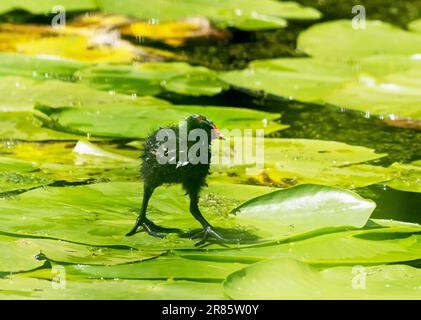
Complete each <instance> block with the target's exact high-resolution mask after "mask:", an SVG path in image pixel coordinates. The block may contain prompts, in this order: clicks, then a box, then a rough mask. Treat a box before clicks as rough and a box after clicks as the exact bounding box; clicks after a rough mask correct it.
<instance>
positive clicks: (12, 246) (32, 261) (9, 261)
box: [0, 235, 44, 273]
mask: <svg viewBox="0 0 421 320" xmlns="http://www.w3.org/2000/svg"><path fill="white" fill-rule="evenodd" d="M38 253H39V251H38V250H37V248H34V247H33V246H31V245H30V244H29V243H28V241H27V240H26V239H19V238H12V237H7V236H2V235H0V254H1V257H2V258H1V259H0V273H1V272H21V271H27V270H32V269H35V268H38V267H40V266H42V265H43V264H44V262H43V261H40V260H37V259H36V255H37V254H38Z"/></svg>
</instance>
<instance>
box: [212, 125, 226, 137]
mask: <svg viewBox="0 0 421 320" xmlns="http://www.w3.org/2000/svg"><path fill="white" fill-rule="evenodd" d="M212 131H213V139H219V140H225V138H224V137H223V136H222V134H221V131H219V129H218V128H217V127H216V126H215V125H214V124H212Z"/></svg>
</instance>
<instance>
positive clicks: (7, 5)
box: [0, 0, 96, 14]
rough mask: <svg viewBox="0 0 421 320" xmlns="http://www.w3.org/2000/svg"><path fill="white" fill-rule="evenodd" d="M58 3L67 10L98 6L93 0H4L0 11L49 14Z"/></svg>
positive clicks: (81, 9) (0, 4)
mask: <svg viewBox="0 0 421 320" xmlns="http://www.w3.org/2000/svg"><path fill="white" fill-rule="evenodd" d="M57 5H60V6H64V7H65V8H66V11H83V10H93V9H95V8H96V5H95V1H93V0H61V1H60V3H57V1H55V0H37V1H36V2H31V1H29V2H28V1H25V0H2V2H1V3H0V12H1V13H3V12H8V11H12V10H17V9H21V10H26V11H29V12H31V13H35V14H48V13H52V12H51V11H52V10H53V8H55V7H56V6H57Z"/></svg>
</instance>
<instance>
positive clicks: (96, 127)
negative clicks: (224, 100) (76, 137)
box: [39, 98, 285, 139]
mask: <svg viewBox="0 0 421 320" xmlns="http://www.w3.org/2000/svg"><path fill="white" fill-rule="evenodd" d="M137 101H138V102H139V104H140V102H141V101H143V100H141V99H140V98H138V99H137ZM157 101H158V103H157V104H155V105H153V101H151V102H152V104H151V105H148V104H149V100H147V103H145V105H144V106H143V107H139V105H138V106H136V105H134V104H132V105H131V104H114V105H112V106H111V105H109V104H108V105H103V106H100V105H98V106H96V107H94V106H91V105H89V106H86V107H84V108H58V109H50V108H48V107H44V106H41V107H39V110H41V111H43V112H44V113H45V114H46V115H48V116H49V119H50V120H49V121H46V123H45V124H46V125H47V126H51V127H58V129H60V130H64V131H67V132H72V133H77V134H81V135H86V134H89V135H92V136H99V137H115V138H132V139H133V138H145V137H146V136H148V135H149V134H150V133H151V131H152V130H155V129H157V128H158V127H160V126H162V125H171V124H172V125H177V124H178V123H179V122H180V121H182V120H184V119H185V118H187V117H188V116H190V115H191V114H203V115H205V116H206V117H208V118H209V119H212V120H213V121H214V122H215V123H217V124H218V127H220V128H226V129H235V128H247V129H265V130H266V132H267V133H269V132H273V131H276V130H280V129H283V128H285V126H282V125H280V124H277V123H276V122H274V121H273V120H275V119H276V118H278V115H274V114H270V113H267V112H261V111H255V110H248V109H239V108H228V107H212V106H179V105H177V106H175V105H170V104H169V103H166V104H161V103H160V101H162V100H157ZM82 119H86V120H82Z"/></svg>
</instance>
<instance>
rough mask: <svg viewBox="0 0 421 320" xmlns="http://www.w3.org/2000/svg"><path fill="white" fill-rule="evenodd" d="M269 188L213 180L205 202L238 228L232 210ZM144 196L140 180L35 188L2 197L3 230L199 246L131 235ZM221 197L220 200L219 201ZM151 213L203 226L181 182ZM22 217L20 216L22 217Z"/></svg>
mask: <svg viewBox="0 0 421 320" xmlns="http://www.w3.org/2000/svg"><path fill="white" fill-rule="evenodd" d="M268 191H271V189H269V188H265V187H256V186H242V185H225V186H221V187H219V188H216V189H215V191H213V186H212V185H211V186H210V189H209V190H208V191H206V193H205V194H204V195H203V197H202V200H201V207H202V210H203V212H204V214H205V215H206V216H207V217H208V219H209V220H210V221H211V222H212V221H216V222H217V225H221V226H224V227H226V228H236V227H237V224H236V222H235V221H233V218H230V217H228V215H227V213H228V211H229V210H231V209H233V206H235V205H237V204H238V203H239V202H240V201H244V200H246V197H250V195H252V194H254V195H259V194H264V193H266V192H268ZM230 193H231V194H232V195H231V196H230ZM206 194H207V196H206ZM141 195H142V184H141V183H140V182H133V183H130V182H124V183H122V182H112V183H100V184H91V185H83V186H76V187H47V188H42V189H35V190H32V191H28V192H25V193H23V194H20V195H18V196H15V197H13V198H7V199H0V218H1V219H2V225H1V227H0V231H3V232H8V233H12V234H20V235H21V236H25V235H30V236H35V237H47V238H51V239H61V240H67V241H71V242H77V243H80V244H86V245H91V246H104V245H107V246H115V245H118V246H125V247H135V248H139V249H143V250H146V249H147V250H154V251H156V250H168V249H171V248H191V247H193V245H194V242H193V241H192V240H190V239H188V238H180V237H177V236H176V235H169V236H168V237H167V238H165V239H157V238H154V237H151V236H149V235H148V234H146V233H145V232H140V233H138V234H136V235H135V236H132V237H126V236H125V234H126V233H127V232H128V231H129V230H130V229H131V227H132V226H133V224H134V222H135V219H136V217H137V212H138V210H139V208H140V204H141ZM218 198H219V201H216V202H215V199H218ZM148 212H149V213H148V217H149V218H150V219H151V220H152V221H154V222H155V223H157V224H158V225H162V226H167V227H173V228H174V227H176V228H180V229H183V230H185V231H186V232H187V231H189V230H192V229H198V228H200V224H199V223H198V222H197V221H196V220H195V219H194V218H193V217H192V215H191V214H190V213H189V200H188V198H187V197H185V196H184V192H183V191H182V190H181V188H180V187H178V186H172V187H161V188H158V189H157V190H156V192H155V193H154V196H153V197H152V199H151V201H150V205H149V210H148ZM17 216H19V217H20V219H16V217H17Z"/></svg>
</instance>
